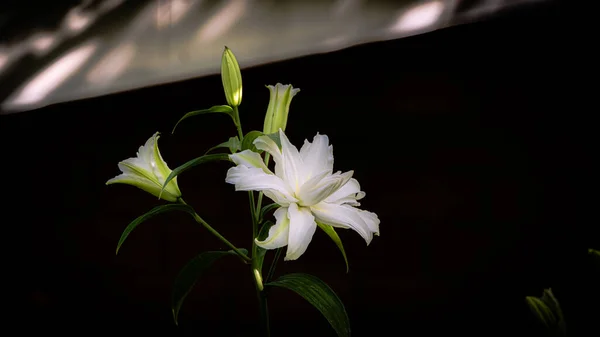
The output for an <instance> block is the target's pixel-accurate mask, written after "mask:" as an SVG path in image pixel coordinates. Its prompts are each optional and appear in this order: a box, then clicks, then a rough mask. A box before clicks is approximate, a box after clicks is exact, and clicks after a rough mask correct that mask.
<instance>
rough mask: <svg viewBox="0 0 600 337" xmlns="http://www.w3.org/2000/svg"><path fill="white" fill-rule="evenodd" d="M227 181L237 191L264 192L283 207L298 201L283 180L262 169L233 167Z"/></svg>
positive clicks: (228, 173)
mask: <svg viewBox="0 0 600 337" xmlns="http://www.w3.org/2000/svg"><path fill="white" fill-rule="evenodd" d="M225 181H226V182H227V183H229V184H235V190H236V191H263V192H264V194H265V195H266V196H267V197H269V198H270V199H272V200H273V201H275V202H276V203H278V204H279V205H282V206H287V205H288V204H289V203H290V202H297V201H298V199H296V198H294V196H293V194H292V193H291V191H290V190H289V187H288V186H287V184H286V183H285V182H284V181H283V180H281V178H279V177H278V176H276V175H273V174H267V173H265V172H264V171H263V170H262V169H261V168H255V167H252V168H248V167H246V166H243V165H239V166H235V167H232V168H230V169H229V170H228V171H227V177H226V178H225Z"/></svg>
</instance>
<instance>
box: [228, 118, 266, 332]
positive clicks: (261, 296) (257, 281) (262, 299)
mask: <svg viewBox="0 0 600 337" xmlns="http://www.w3.org/2000/svg"><path fill="white" fill-rule="evenodd" d="M233 113H234V115H235V126H236V127H237V131H238V136H239V137H240V142H241V141H243V140H244V132H243V131H242V123H241V121H240V113H239V110H238V108H237V107H233ZM248 199H249V200H250V215H251V216H252V260H251V261H252V268H251V270H250V272H251V273H252V279H254V285H255V287H256V295H257V296H258V304H259V306H260V317H261V320H262V322H263V326H264V328H265V334H266V336H267V337H270V336H271V332H270V328H269V311H268V308H267V297H266V294H265V293H264V292H263V282H262V279H261V278H262V275H260V274H261V270H260V268H259V267H258V259H257V258H256V256H257V246H256V241H255V239H256V237H257V235H258V215H259V214H260V203H259V205H258V210H257V207H256V206H257V205H256V203H255V202H254V192H252V191H248ZM259 200H260V202H262V192H261V193H260V197H259ZM255 271H256V272H258V273H259V277H258V278H257V276H256V274H255V273H256V272H255Z"/></svg>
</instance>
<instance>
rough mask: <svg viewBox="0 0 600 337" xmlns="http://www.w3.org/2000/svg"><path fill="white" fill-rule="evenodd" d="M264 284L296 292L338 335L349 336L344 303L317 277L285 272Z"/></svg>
mask: <svg viewBox="0 0 600 337" xmlns="http://www.w3.org/2000/svg"><path fill="white" fill-rule="evenodd" d="M265 286H272V287H273V286H274V287H280V288H286V289H289V290H291V291H293V292H295V293H297V294H298V295H300V296H302V297H303V298H304V299H305V300H307V301H308V302H309V303H310V304H312V305H313V306H314V307H315V308H317V309H318V310H319V311H320V312H321V314H323V316H325V318H326V319H327V321H328V322H329V324H331V327H332V328H333V329H334V330H335V332H336V333H337V334H338V336H340V337H347V336H350V319H349V318H348V314H347V313H346V309H345V308H344V304H343V303H342V301H341V300H340V298H339V297H338V296H337V295H336V294H335V292H333V290H331V288H330V287H329V286H328V285H327V284H326V283H325V282H323V281H321V280H320V279H319V278H318V277H316V276H313V275H309V274H302V273H297V274H287V275H283V276H281V277H280V278H278V279H277V280H275V281H273V282H269V283H267V284H265Z"/></svg>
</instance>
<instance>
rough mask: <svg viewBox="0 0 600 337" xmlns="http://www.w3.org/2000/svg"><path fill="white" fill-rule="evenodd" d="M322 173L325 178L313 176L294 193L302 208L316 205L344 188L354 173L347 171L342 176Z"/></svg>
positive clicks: (321, 175)
mask: <svg viewBox="0 0 600 337" xmlns="http://www.w3.org/2000/svg"><path fill="white" fill-rule="evenodd" d="M324 172H325V174H326V175H325V176H323V174H320V175H316V176H314V178H312V179H310V180H308V181H307V182H306V183H304V185H302V187H301V188H300V190H299V191H298V192H297V193H296V196H297V197H298V198H299V199H300V200H301V203H302V204H301V205H302V206H312V205H316V204H318V203H319V202H321V201H322V200H324V199H325V198H327V197H328V196H330V195H331V194H332V193H334V192H335V191H337V190H338V189H340V187H342V186H344V185H345V184H346V183H347V182H348V180H350V178H352V175H353V174H354V171H348V172H346V173H343V174H339V173H336V174H329V172H328V171H324Z"/></svg>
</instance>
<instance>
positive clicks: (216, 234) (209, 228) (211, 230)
mask: <svg viewBox="0 0 600 337" xmlns="http://www.w3.org/2000/svg"><path fill="white" fill-rule="evenodd" d="M179 202H180V203H181V204H184V205H187V203H186V202H185V201H184V200H183V199H181V198H179ZM193 217H194V220H196V222H197V223H199V224H201V225H202V226H204V228H206V229H208V231H209V232H211V233H212V234H213V235H214V236H216V237H217V238H218V239H219V240H221V241H222V242H223V243H224V244H225V245H226V246H227V247H229V248H231V249H232V250H233V251H234V252H235V253H236V254H237V255H239V256H240V257H241V258H242V260H244V262H251V261H252V259H251V258H249V257H248V256H247V255H246V254H244V253H242V251H240V250H239V249H238V248H237V247H236V246H234V245H233V244H232V243H231V242H229V240H227V239H225V237H223V235H221V234H220V233H219V232H217V231H216V230H215V229H214V228H212V227H211V226H210V225H209V224H208V223H207V222H206V221H204V219H202V218H201V217H200V216H199V215H198V213H196V212H195V211H194V214H193Z"/></svg>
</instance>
